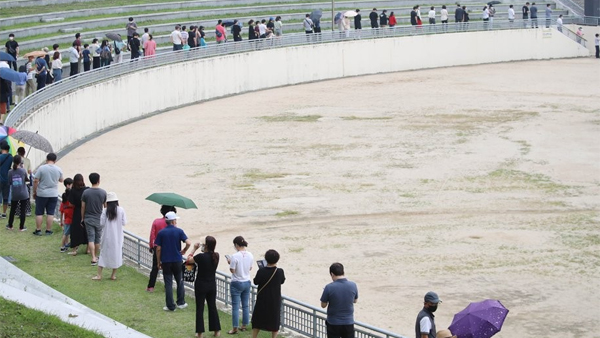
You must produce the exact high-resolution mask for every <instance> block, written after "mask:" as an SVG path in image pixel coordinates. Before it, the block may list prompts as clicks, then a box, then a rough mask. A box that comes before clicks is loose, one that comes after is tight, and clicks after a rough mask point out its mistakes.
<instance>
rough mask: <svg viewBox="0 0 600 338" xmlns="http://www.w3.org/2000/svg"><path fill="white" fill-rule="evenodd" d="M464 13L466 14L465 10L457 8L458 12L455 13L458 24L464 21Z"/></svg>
mask: <svg viewBox="0 0 600 338" xmlns="http://www.w3.org/2000/svg"><path fill="white" fill-rule="evenodd" d="M463 13H464V12H463V9H462V8H460V7H456V12H454V19H455V20H456V21H457V22H460V21H462V19H463Z"/></svg>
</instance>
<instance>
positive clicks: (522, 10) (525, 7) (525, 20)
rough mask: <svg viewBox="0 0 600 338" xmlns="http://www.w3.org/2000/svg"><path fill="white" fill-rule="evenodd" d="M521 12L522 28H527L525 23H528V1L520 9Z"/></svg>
mask: <svg viewBox="0 0 600 338" xmlns="http://www.w3.org/2000/svg"><path fill="white" fill-rule="evenodd" d="M521 12H522V13H523V28H527V22H528V21H529V1H528V2H526V3H525V5H524V6H523V8H521Z"/></svg>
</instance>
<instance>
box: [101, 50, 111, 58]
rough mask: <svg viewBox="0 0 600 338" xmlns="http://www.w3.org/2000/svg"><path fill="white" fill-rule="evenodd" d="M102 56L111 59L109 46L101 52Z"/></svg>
mask: <svg viewBox="0 0 600 338" xmlns="http://www.w3.org/2000/svg"><path fill="white" fill-rule="evenodd" d="M100 58H101V59H104V60H108V59H110V50H109V49H108V48H104V49H102V51H101V52H100Z"/></svg>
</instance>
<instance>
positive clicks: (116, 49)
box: [114, 41, 121, 55]
mask: <svg viewBox="0 0 600 338" xmlns="http://www.w3.org/2000/svg"><path fill="white" fill-rule="evenodd" d="M114 44H115V54H117V55H119V54H121V50H120V49H119V47H117V42H116V41H115V42H114Z"/></svg>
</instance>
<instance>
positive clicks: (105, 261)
mask: <svg viewBox="0 0 600 338" xmlns="http://www.w3.org/2000/svg"><path fill="white" fill-rule="evenodd" d="M126 223H127V218H126V217H125V210H123V208H121V207H120V206H119V199H118V198H117V194H115V193H114V192H109V193H108V194H107V196H106V208H104V210H102V216H100V224H101V226H102V227H103V228H104V230H103V232H102V240H101V244H100V258H99V259H98V274H97V275H96V276H94V277H93V278H92V279H93V280H101V279H102V269H103V268H107V269H112V275H111V276H110V279H112V280H116V279H117V269H118V268H119V267H120V266H121V265H123V226H125V224H126Z"/></svg>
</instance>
